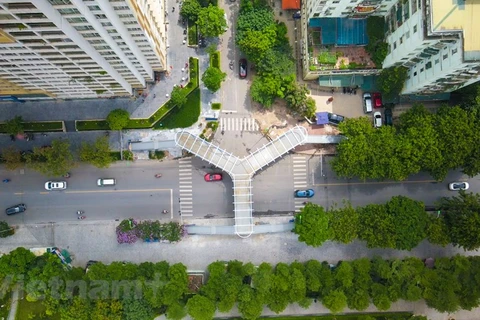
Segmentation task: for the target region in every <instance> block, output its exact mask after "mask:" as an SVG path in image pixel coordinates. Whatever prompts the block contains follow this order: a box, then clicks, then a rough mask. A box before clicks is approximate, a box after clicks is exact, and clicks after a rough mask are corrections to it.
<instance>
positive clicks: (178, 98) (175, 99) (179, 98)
mask: <svg viewBox="0 0 480 320" xmlns="http://www.w3.org/2000/svg"><path fill="white" fill-rule="evenodd" d="M170 101H171V102H172V104H173V105H174V106H177V107H179V108H181V107H183V105H184V104H185V103H187V92H186V91H185V90H183V88H180V87H178V86H176V87H173V90H172V93H171V94H170Z"/></svg>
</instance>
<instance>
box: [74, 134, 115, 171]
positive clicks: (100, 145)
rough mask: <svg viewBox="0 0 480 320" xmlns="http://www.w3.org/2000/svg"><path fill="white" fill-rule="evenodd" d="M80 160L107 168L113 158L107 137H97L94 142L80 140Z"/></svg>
mask: <svg viewBox="0 0 480 320" xmlns="http://www.w3.org/2000/svg"><path fill="white" fill-rule="evenodd" d="M80 160H81V161H84V162H88V163H91V164H93V165H94V166H95V167H97V168H108V167H109V166H110V164H111V163H113V162H114V161H115V159H114V158H113V157H112V155H111V149H110V144H109V141H108V138H107V137H98V138H97V139H96V140H95V143H93V144H89V143H87V142H82V146H81V148H80Z"/></svg>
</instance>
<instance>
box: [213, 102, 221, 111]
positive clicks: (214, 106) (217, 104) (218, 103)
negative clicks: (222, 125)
mask: <svg viewBox="0 0 480 320" xmlns="http://www.w3.org/2000/svg"><path fill="white" fill-rule="evenodd" d="M212 109H213V110H220V109H222V104H221V103H220V102H215V103H212Z"/></svg>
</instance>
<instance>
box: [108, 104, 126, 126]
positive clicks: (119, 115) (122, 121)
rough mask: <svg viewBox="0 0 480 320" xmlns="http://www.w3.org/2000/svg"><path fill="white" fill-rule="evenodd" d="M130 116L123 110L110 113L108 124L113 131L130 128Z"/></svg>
mask: <svg viewBox="0 0 480 320" xmlns="http://www.w3.org/2000/svg"><path fill="white" fill-rule="evenodd" d="M129 121H130V114H129V113H128V111H126V110H123V109H115V110H112V111H110V113H109V114H108V116H107V123H108V126H109V127H110V129H112V130H122V129H123V128H125V127H127V126H128V123H129Z"/></svg>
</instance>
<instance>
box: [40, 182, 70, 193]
mask: <svg viewBox="0 0 480 320" xmlns="http://www.w3.org/2000/svg"><path fill="white" fill-rule="evenodd" d="M65 189H67V182H66V181H47V182H45V190H48V191H55V190H65Z"/></svg>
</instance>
